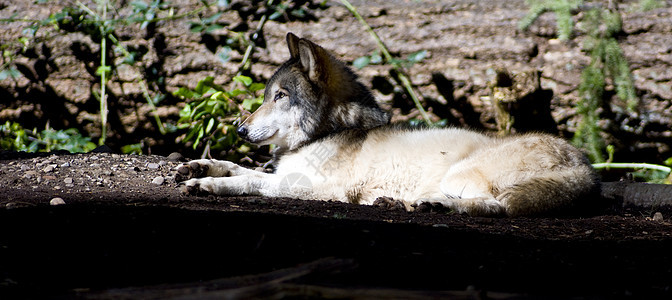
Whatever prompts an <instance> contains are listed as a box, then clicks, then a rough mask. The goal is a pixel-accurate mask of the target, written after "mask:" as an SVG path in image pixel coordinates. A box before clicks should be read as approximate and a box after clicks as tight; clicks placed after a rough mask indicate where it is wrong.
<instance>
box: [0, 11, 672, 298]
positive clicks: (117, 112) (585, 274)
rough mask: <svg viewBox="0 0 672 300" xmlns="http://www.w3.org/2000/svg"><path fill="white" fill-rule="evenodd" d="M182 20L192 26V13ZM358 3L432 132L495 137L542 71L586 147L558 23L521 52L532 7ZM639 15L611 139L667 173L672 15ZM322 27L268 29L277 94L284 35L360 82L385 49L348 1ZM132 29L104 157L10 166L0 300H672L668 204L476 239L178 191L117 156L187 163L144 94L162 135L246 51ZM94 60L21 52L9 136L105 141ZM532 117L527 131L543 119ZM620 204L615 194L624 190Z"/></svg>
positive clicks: (373, 210) (446, 217) (3, 155)
mask: <svg viewBox="0 0 672 300" xmlns="http://www.w3.org/2000/svg"><path fill="white" fill-rule="evenodd" d="M82 2H83V3H85V4H86V5H89V7H95V4H94V3H93V1H82ZM170 2H171V3H172V4H174V5H175V13H176V14H179V13H184V12H187V11H189V10H191V9H193V6H194V5H196V4H197V3H198V2H199V1H195V0H179V1H170ZM232 2H236V3H238V4H240V3H243V5H242V6H243V8H245V9H249V7H248V6H246V5H247V4H246V3H248V4H249V3H261V2H260V1H256V2H252V1H232ZM314 2H318V1H314ZM352 2H353V4H354V5H356V6H357V7H358V8H359V9H360V13H361V14H362V15H363V16H364V17H365V18H366V19H367V21H368V22H369V23H370V24H371V25H372V27H373V28H374V29H375V30H376V31H377V32H378V34H379V35H380V36H381V38H382V39H383V40H385V42H386V43H387V45H388V47H389V48H390V49H391V50H392V52H393V54H397V55H399V56H400V57H405V56H407V55H408V54H410V53H413V52H416V51H419V50H428V53H429V54H428V56H427V57H426V58H425V59H424V60H423V61H421V62H419V63H417V64H416V65H414V66H413V67H411V68H410V69H409V74H410V75H411V80H412V81H413V84H414V85H416V86H417V87H418V89H419V91H420V92H421V94H422V95H423V97H424V103H425V104H426V105H427V107H429V110H430V114H431V115H432V117H434V118H437V119H439V118H440V119H447V120H448V121H449V123H450V124H452V125H455V126H461V127H471V128H477V129H483V130H487V129H493V128H494V117H493V114H492V111H491V110H490V107H489V105H490V104H489V102H488V101H486V100H487V99H488V96H489V93H490V90H489V82H490V81H491V79H492V77H493V70H494V69H495V68H497V67H501V66H504V67H505V68H506V69H507V70H508V71H511V72H513V73H524V72H538V73H539V76H540V86H539V87H537V92H538V93H536V95H540V96H541V98H540V99H538V100H539V101H541V102H542V104H543V105H545V106H548V107H551V111H546V112H545V114H547V116H546V117H547V118H546V119H548V120H553V122H554V123H553V124H551V125H553V129H554V130H557V133H558V134H559V135H561V136H565V137H571V135H572V134H573V132H574V131H575V126H576V124H577V120H576V118H577V116H576V111H575V109H574V107H575V104H576V101H577V99H578V91H577V87H578V82H579V78H580V70H581V66H583V65H585V64H587V62H588V61H589V58H588V57H587V55H586V53H584V52H583V51H582V50H581V47H580V45H581V43H582V37H581V36H576V37H573V39H572V41H570V42H568V43H560V42H558V40H556V39H554V38H553V37H554V36H555V33H554V30H555V29H554V28H555V26H554V24H555V23H554V19H553V17H551V16H548V15H545V16H543V17H542V18H541V19H540V20H539V21H538V22H537V23H535V25H533V26H532V27H531V28H530V30H529V31H527V32H523V31H521V30H519V29H518V27H517V26H518V22H519V20H520V19H521V18H522V17H523V16H524V15H525V14H526V11H527V6H526V5H525V1H522V0H512V1H477V0H458V1H450V2H445V1H404V0H399V1H382V0H381V1H352ZM636 2H637V1H623V2H619V3H620V5H621V6H622V9H621V11H622V12H623V14H624V34H623V36H622V37H621V40H620V41H619V42H620V43H621V45H623V48H624V52H625V55H626V56H627V57H628V60H629V61H630V62H631V68H632V70H633V74H634V75H635V84H636V87H637V89H638V93H639V95H638V96H640V98H641V99H642V103H641V105H640V114H638V115H630V114H628V113H627V112H623V111H621V110H619V105H618V103H616V102H609V104H607V105H605V107H604V108H603V116H602V117H603V118H604V119H603V121H602V122H601V123H600V126H602V127H603V129H604V130H605V133H606V134H607V135H608V137H607V138H608V142H609V143H611V144H614V145H615V146H616V148H617V154H618V158H619V159H621V160H624V161H628V160H633V161H640V160H641V159H645V160H647V161H651V162H655V163H659V162H661V161H663V160H664V159H666V158H668V157H669V156H670V153H672V150H670V145H672V143H670V141H671V137H672V135H671V134H670V126H669V125H670V124H672V110H671V109H670V105H671V102H670V99H672V92H671V90H670V88H669V86H670V83H671V82H672V75H670V74H671V73H670V72H669V70H670V65H671V64H672V51H670V47H669V45H670V43H669V41H670V40H672V35H671V34H670V33H671V32H672V30H671V29H670V26H671V25H670V24H672V22H670V18H671V16H672V14H671V13H670V12H671V11H672V7H670V6H669V5H668V6H666V7H663V8H658V9H655V10H653V11H650V12H641V11H638V10H636V9H633V8H632V7H633V5H634V4H635V3H636ZM668 2H669V1H668ZM172 4H171V5H172ZM70 5H72V1H69V0H53V1H29V0H23V1H9V0H0V17H2V18H10V17H12V16H14V15H15V14H16V16H17V17H21V18H28V19H35V20H44V19H46V18H47V17H48V16H49V15H50V14H52V13H55V12H59V11H61V10H62V9H63V8H64V7H67V6H70ZM311 12H312V13H314V17H315V18H314V19H311V20H308V21H306V20H298V21H297V20H293V21H286V22H284V21H280V20H273V21H269V23H268V24H267V25H266V27H265V29H264V38H265V42H266V45H265V46H264V47H260V49H259V51H257V52H255V53H254V54H253V60H254V64H253V67H252V70H251V71H250V73H251V74H250V75H251V76H253V77H255V79H257V80H259V81H265V80H266V79H268V78H269V77H270V75H271V74H272V72H273V70H274V69H275V68H276V67H277V66H278V65H279V64H281V63H282V62H283V61H284V60H285V59H286V58H287V55H288V54H287V49H286V45H285V43H284V41H283V39H284V36H285V34H286V33H287V32H290V31H291V32H294V33H296V34H298V35H300V36H302V37H307V38H310V39H312V40H314V41H315V42H317V43H318V44H320V45H322V46H324V47H325V48H326V49H329V50H331V51H333V52H334V53H335V54H336V55H337V56H338V57H339V58H342V59H343V60H344V61H346V62H352V61H353V60H355V59H356V58H358V57H361V56H363V55H368V54H371V53H372V51H374V49H375V48H376V46H375V43H374V42H373V41H372V40H371V39H370V37H369V36H368V35H367V33H366V32H365V31H363V30H361V27H360V24H359V23H357V20H355V19H354V18H353V17H352V16H351V15H350V14H349V12H347V10H345V8H343V7H342V6H341V5H340V4H339V3H338V2H337V1H328V8H327V9H315V10H312V11H311ZM115 13H119V14H120V16H122V17H123V15H124V13H126V12H125V11H123V10H121V11H119V12H115ZM212 14H214V11H205V12H204V13H203V14H202V15H201V17H203V18H205V17H209V16H211V15H212ZM253 15H254V14H250V15H249V16H248V17H249V18H248V19H241V17H240V16H239V14H238V13H236V12H233V11H230V12H226V13H224V14H223V15H222V16H221V18H220V20H219V21H218V22H219V23H220V25H223V26H225V27H227V30H229V29H234V28H243V27H244V26H243V25H245V26H247V27H246V28H247V30H245V29H241V30H242V31H246V34H249V33H250V32H251V31H253V30H254V28H256V25H257V24H258V19H255V18H254V17H252V16H253ZM26 26H28V24H26V23H20V22H1V23H0V29H1V30H0V42H1V43H2V44H3V45H13V46H12V47H19V48H16V49H20V47H22V46H23V45H22V44H17V40H18V38H19V37H21V36H23V35H22V32H23V30H24V29H25V28H26ZM139 26H140V25H139V24H135V25H133V26H128V27H121V25H120V27H118V28H117V32H116V33H117V35H118V36H119V37H120V40H121V43H122V44H124V45H126V46H128V47H129V48H130V49H135V50H137V51H138V52H139V53H142V54H143V55H142V58H141V59H140V62H139V63H137V64H135V65H132V66H128V65H122V64H117V63H116V62H118V61H119V60H120V59H121V57H118V56H115V57H114V59H116V62H115V66H116V65H119V68H117V69H115V70H114V72H113V73H112V75H111V76H112V77H111V79H110V82H109V84H108V85H109V93H110V97H111V98H110V99H111V101H110V105H111V107H110V109H111V114H110V116H109V118H110V121H109V122H110V124H109V125H110V131H109V136H108V144H109V146H111V147H112V149H113V151H112V152H109V151H106V150H105V151H100V152H96V153H89V154H76V155H73V154H67V153H57V154H53V153H50V154H44V155H43V154H26V153H15V152H0V195H2V196H0V299H21V298H26V299H34V298H49V299H53V298H58V299H72V298H84V299H171V298H181V299H203V298H217V299H219V298H231V299H254V298H257V299H258V298H299V299H304V298H313V299H315V298H340V299H344V298H362V299H431V298H442V299H445V298H449V299H538V298H551V299H565V298H573V299H586V298H588V299H621V298H633V299H635V298H637V299H641V298H647V299H656V298H662V299H669V298H670V296H671V295H670V294H672V254H671V253H672V237H671V235H672V209H671V208H670V207H669V206H661V205H659V204H656V203H657V202H655V201H654V202H653V204H651V203H648V204H647V205H635V206H630V205H628V206H627V207H624V205H623V203H625V200H627V199H622V198H623V197H621V198H620V199H619V198H618V197H615V198H614V197H611V194H609V193H603V198H600V199H592V200H593V201H595V202H599V203H600V206H601V209H600V210H599V211H596V212H593V213H591V214H588V215H583V216H565V217H553V218H551V217H547V218H472V217H468V216H464V215H459V214H451V213H448V212H438V211H434V212H426V213H419V212H405V211H389V210H385V209H381V208H378V207H371V206H359V205H353V204H347V203H336V202H322V201H300V200H295V199H285V198H282V199H270V198H259V197H216V196H207V197H197V196H187V195H183V194H181V193H180V191H179V190H178V188H177V185H176V183H175V181H174V174H173V171H172V169H173V168H174V167H175V166H177V165H178V164H179V163H180V161H179V160H180V159H179V157H171V158H168V157H166V156H155V155H142V156H139V155H122V154H117V153H118V151H119V149H120V148H121V146H123V145H127V144H131V143H138V142H140V141H146V144H147V145H148V147H146V148H145V150H146V151H145V152H146V153H147V152H150V151H151V153H156V154H162V155H168V154H169V153H170V152H172V151H179V152H181V153H185V155H187V156H190V157H195V155H193V154H194V153H191V154H190V153H189V152H188V151H190V150H189V149H190V148H191V147H190V146H188V145H184V144H179V143H177V142H176V137H177V136H179V134H180V133H179V132H178V133H173V134H168V135H166V136H160V135H159V134H158V132H157V128H156V125H155V124H154V123H153V122H154V121H153V118H152V115H151V109H150V108H149V106H148V104H147V103H146V100H145V98H144V95H143V92H142V89H141V88H140V86H139V83H138V82H137V79H138V78H145V79H147V82H148V86H149V89H150V91H149V93H150V96H151V97H155V96H157V95H160V94H161V95H165V96H166V98H165V100H163V101H162V102H160V103H159V104H158V112H157V114H158V115H159V116H160V117H161V118H162V120H164V122H166V123H169V124H173V125H174V124H175V122H176V120H177V119H178V118H179V116H178V113H179V110H180V108H181V107H180V105H183V104H182V103H181V102H182V100H181V99H178V98H177V97H174V96H172V92H173V91H175V90H176V89H178V88H179V87H191V88H193V87H194V86H195V85H196V83H197V82H198V80H200V79H202V78H204V77H205V76H216V77H217V79H216V81H217V82H218V83H222V84H224V83H226V82H228V81H230V78H231V77H232V75H233V74H235V73H236V72H237V71H238V68H237V67H238V66H237V64H238V63H240V60H241V57H242V53H239V52H240V51H239V50H238V49H234V51H233V53H232V54H231V55H232V57H233V58H232V60H231V61H230V62H229V63H226V64H223V63H221V61H220V60H219V59H218V58H217V53H218V51H220V50H221V45H219V43H221V42H222V41H224V40H226V39H227V38H230V36H228V34H229V32H228V31H227V30H220V31H215V32H213V33H200V34H199V33H192V32H190V31H189V28H188V25H187V23H186V22H185V21H184V20H178V21H173V22H160V23H158V24H157V26H156V27H155V28H154V29H152V30H149V29H146V30H141V29H140V27H139ZM9 49H10V50H11V49H14V48H9ZM99 49H100V45H98V44H97V42H96V41H95V40H93V39H92V38H91V37H89V36H87V35H85V34H83V33H81V32H67V31H58V30H56V29H54V28H53V27H44V28H42V29H41V30H40V31H38V33H37V36H36V38H35V39H31V40H30V43H29V45H27V50H26V51H19V50H17V53H16V57H15V58H14V59H15V60H14V61H13V63H14V64H15V65H16V66H17V68H18V69H19V70H20V71H21V73H22V77H21V78H19V79H16V80H4V81H0V99H3V101H2V102H0V119H2V120H3V122H4V121H5V120H12V121H17V122H20V123H21V124H23V125H25V126H26V127H27V128H33V127H37V128H38V129H42V128H44V126H45V125H46V124H47V123H49V124H50V126H52V127H54V128H56V129H64V128H68V127H77V128H79V129H80V131H81V132H83V133H85V135H87V136H92V137H97V136H98V135H99V134H100V132H99V128H100V120H99V116H98V110H99V106H98V102H97V100H96V98H95V95H94V92H95V91H96V89H97V84H98V83H97V82H98V77H97V75H95V69H96V66H97V64H98V58H99V57H98V54H99V51H100V50H99ZM114 55H116V54H114ZM3 59H6V58H3ZM7 59H8V58H7ZM6 62H7V61H3V63H6ZM152 72H155V73H152ZM357 73H358V74H361V75H362V81H363V82H364V83H365V84H366V85H367V86H369V87H371V88H373V89H374V92H375V94H376V97H377V98H378V99H379V100H381V102H382V104H383V105H384V106H385V107H386V108H390V109H391V110H392V111H393V112H394V115H395V117H398V118H402V119H403V118H408V117H414V116H417V111H415V110H414V108H413V105H412V104H411V102H410V101H409V99H408V98H407V97H406V96H405V94H404V93H403V92H400V91H399V90H394V91H392V90H391V89H394V88H385V87H386V86H393V85H394V84H395V79H394V76H392V75H391V74H390V69H389V66H382V65H372V66H369V67H366V68H364V69H362V70H358V71H357ZM612 94H613V93H608V95H607V96H608V97H611V98H613V97H612V96H613V95H612ZM4 99H10V100H11V101H4ZM63 103H65V105H62V104H63ZM605 103H607V102H605ZM520 114H521V115H520V116H517V117H518V118H517V119H519V120H525V119H527V120H532V121H533V122H534V120H537V119H536V117H535V118H531V117H530V115H529V114H527V115H525V114H523V112H520ZM518 125H521V126H522V125H525V124H522V123H518ZM528 125H529V124H528ZM537 125H538V124H537ZM556 125H557V126H556ZM514 129H516V130H520V131H523V129H525V130H529V129H530V128H522V127H521V128H514ZM533 129H534V130H541V129H540V128H533ZM180 147H181V148H180ZM614 186H615V187H617V188H616V189H615V190H616V191H618V190H619V189H618V187H623V188H625V187H626V183H623V184H620V183H615V184H612V185H609V187H614ZM605 187H606V186H605ZM668 190H669V189H668ZM607 194H609V195H607ZM665 195H668V194H662V195H658V196H659V197H657V198H664V197H665ZM668 198H669V197H668ZM668 200H669V199H668ZM644 202H646V201H644ZM656 213H661V214H656ZM661 215H662V216H661Z"/></svg>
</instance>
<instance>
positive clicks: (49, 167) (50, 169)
mask: <svg viewBox="0 0 672 300" xmlns="http://www.w3.org/2000/svg"><path fill="white" fill-rule="evenodd" d="M56 167H58V165H57V164H50V165H47V166H46V167H44V169H42V172H44V173H49V172H53V171H54V170H56Z"/></svg>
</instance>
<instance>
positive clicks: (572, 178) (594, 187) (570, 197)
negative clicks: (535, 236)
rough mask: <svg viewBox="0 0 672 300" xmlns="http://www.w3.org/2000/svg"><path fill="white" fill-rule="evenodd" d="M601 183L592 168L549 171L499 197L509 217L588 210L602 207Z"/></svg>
mask: <svg viewBox="0 0 672 300" xmlns="http://www.w3.org/2000/svg"><path fill="white" fill-rule="evenodd" d="M599 191H600V190H599V180H598V179H597V176H596V175H595V173H594V172H593V170H592V168H591V167H590V166H589V165H584V166H581V167H574V168H567V169H563V170H552V171H551V170H549V171H547V172H543V173H541V174H538V175H536V176H533V177H531V178H529V179H527V180H525V181H523V182H521V183H519V184H516V185H514V186H512V187H509V188H506V189H505V190H503V191H502V193H501V194H500V195H499V196H498V197H497V200H499V201H501V203H502V204H503V205H504V206H505V210H506V214H507V215H509V216H521V215H548V214H558V213H563V214H564V213H568V212H578V211H586V210H589V209H591V208H595V207H596V206H597V205H598V202H599V201H597V200H598V198H599Z"/></svg>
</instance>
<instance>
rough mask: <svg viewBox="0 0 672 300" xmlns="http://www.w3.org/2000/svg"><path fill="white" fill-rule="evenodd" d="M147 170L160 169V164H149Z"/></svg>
mask: <svg viewBox="0 0 672 300" xmlns="http://www.w3.org/2000/svg"><path fill="white" fill-rule="evenodd" d="M147 168H149V169H158V168H159V164H157V163H148V164H147Z"/></svg>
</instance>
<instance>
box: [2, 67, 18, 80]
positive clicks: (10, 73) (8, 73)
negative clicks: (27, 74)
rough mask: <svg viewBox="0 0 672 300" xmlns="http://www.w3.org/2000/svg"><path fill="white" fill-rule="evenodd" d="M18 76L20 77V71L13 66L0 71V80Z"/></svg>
mask: <svg viewBox="0 0 672 300" xmlns="http://www.w3.org/2000/svg"><path fill="white" fill-rule="evenodd" d="M19 77H21V72H19V70H17V69H16V68H14V67H10V68H9V69H5V70H2V72H0V80H5V79H7V78H13V79H17V78H19Z"/></svg>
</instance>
